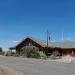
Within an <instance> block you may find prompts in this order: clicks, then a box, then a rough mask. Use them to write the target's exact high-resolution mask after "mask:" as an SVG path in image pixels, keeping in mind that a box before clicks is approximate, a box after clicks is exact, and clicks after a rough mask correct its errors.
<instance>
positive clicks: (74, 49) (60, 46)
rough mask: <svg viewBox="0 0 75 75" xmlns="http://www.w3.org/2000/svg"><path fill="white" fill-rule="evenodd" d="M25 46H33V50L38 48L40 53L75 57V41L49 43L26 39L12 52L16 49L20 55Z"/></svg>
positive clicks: (31, 38)
mask: <svg viewBox="0 0 75 75" xmlns="http://www.w3.org/2000/svg"><path fill="white" fill-rule="evenodd" d="M25 46H32V47H33V48H38V49H39V51H43V52H44V53H46V54H49V55H50V54H52V53H55V52H56V53H57V54H58V55H60V56H63V55H71V56H74V55H75V41H63V42H50V43H48V46H47V42H46V41H44V40H40V39H36V38H33V37H30V36H28V37H25V38H24V39H23V40H22V41H21V42H19V43H18V44H17V45H16V46H14V47H11V48H10V50H13V49H15V50H16V53H18V54H20V52H21V49H22V48H23V47H25Z"/></svg>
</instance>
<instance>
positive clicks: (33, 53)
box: [21, 47, 40, 58]
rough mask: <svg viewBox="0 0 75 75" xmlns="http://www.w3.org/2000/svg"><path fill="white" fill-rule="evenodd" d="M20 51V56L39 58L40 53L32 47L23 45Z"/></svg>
mask: <svg viewBox="0 0 75 75" xmlns="http://www.w3.org/2000/svg"><path fill="white" fill-rule="evenodd" d="M21 50H22V52H21V55H22V56H25V57H28V58H40V55H39V53H38V51H37V50H36V49H33V48H32V47H23V48H22V49H21Z"/></svg>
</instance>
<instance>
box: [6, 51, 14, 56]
mask: <svg viewBox="0 0 75 75" xmlns="http://www.w3.org/2000/svg"><path fill="white" fill-rule="evenodd" d="M14 55H15V52H12V51H8V52H6V53H5V56H14Z"/></svg>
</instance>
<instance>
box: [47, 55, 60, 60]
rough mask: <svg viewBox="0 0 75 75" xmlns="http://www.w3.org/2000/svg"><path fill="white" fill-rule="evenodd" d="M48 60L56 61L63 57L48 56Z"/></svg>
mask: <svg viewBox="0 0 75 75" xmlns="http://www.w3.org/2000/svg"><path fill="white" fill-rule="evenodd" d="M48 58H49V59H51V60H56V59H60V58H61V57H60V56H55V55H51V56H48Z"/></svg>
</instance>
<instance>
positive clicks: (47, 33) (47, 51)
mask: <svg viewBox="0 0 75 75" xmlns="http://www.w3.org/2000/svg"><path fill="white" fill-rule="evenodd" d="M47 54H48V30H47Z"/></svg>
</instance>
